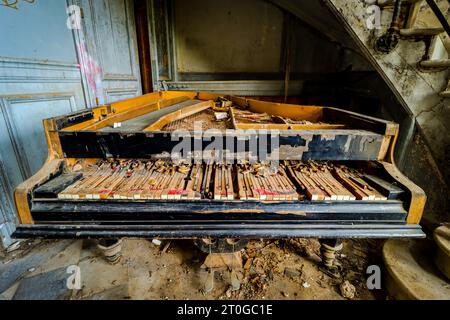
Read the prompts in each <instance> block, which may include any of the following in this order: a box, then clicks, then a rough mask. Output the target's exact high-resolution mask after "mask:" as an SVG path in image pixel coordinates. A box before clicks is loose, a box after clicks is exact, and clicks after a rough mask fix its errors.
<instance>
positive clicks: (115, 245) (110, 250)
mask: <svg viewBox="0 0 450 320" xmlns="http://www.w3.org/2000/svg"><path fill="white" fill-rule="evenodd" d="M97 247H98V248H99V249H100V250H101V251H102V252H103V255H104V257H105V259H106V261H108V262H109V263H110V264H117V263H118V262H119V261H120V259H121V258H122V239H100V240H99V241H98V244H97Z"/></svg>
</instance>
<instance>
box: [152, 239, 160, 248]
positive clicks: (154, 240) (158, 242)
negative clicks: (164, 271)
mask: <svg viewBox="0 0 450 320" xmlns="http://www.w3.org/2000/svg"><path fill="white" fill-rule="evenodd" d="M152 243H153V244H154V245H155V246H158V247H159V246H161V244H162V241H161V240H158V239H153V240H152Z"/></svg>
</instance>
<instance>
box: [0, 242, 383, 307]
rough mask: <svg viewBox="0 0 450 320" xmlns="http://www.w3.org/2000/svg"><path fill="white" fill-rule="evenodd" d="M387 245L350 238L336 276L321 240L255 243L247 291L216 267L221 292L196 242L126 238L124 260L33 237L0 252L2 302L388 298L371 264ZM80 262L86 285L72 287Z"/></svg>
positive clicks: (247, 266) (244, 277)
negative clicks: (371, 280)
mask: <svg viewBox="0 0 450 320" xmlns="http://www.w3.org/2000/svg"><path fill="white" fill-rule="evenodd" d="M381 245H382V242H380V241H372V240H370V241H369V240H352V241H345V242H344V249H343V251H342V252H341V253H340V254H339V255H338V258H339V261H340V262H341V263H342V265H343V268H342V272H341V278H339V279H336V278H332V277H330V276H328V275H326V274H325V273H323V272H322V271H321V270H320V269H319V262H320V252H319V248H320V246H319V242H318V241H317V240H313V239H296V240H288V241H252V242H250V243H249V244H248V246H247V248H246V249H245V250H242V252H241V254H242V259H243V269H242V270H241V271H239V272H238V277H239V278H240V279H241V283H242V284H241V288H240V290H237V291H232V289H231V286H230V274H229V272H227V271H224V272H216V274H215V281H214V283H215V286H214V290H213V291H212V292H211V293H208V294H205V293H204V292H203V288H204V284H205V282H206V278H207V274H208V272H207V271H206V270H205V269H204V268H202V264H203V262H204V259H205V256H206V255H205V254H204V253H202V252H201V251H200V250H198V249H197V248H196V247H195V245H194V244H193V243H192V242H191V241H172V242H170V243H167V242H163V243H162V244H161V245H160V246H156V245H154V244H153V243H152V242H151V241H148V240H131V239H125V240H124V241H123V245H122V247H123V248H122V254H123V256H122V259H121V260H120V261H119V263H117V264H116V265H110V264H108V263H107V262H106V261H105V259H104V258H103V256H102V252H101V251H100V250H99V249H98V248H97V245H96V242H94V241H90V240H84V241H82V240H78V241H71V240H62V241H39V240H38V241H28V242H21V243H20V246H17V247H15V248H14V249H15V250H13V251H11V252H3V253H0V299H6V300H8V299H179V300H198V299H214V300H216V299H258V300H262V299H285V300H289V299H326V300H330V299H332V300H335V299H338V300H339V299H346V298H351V299H358V300H359V299H386V296H385V292H384V291H383V290H374V291H370V290H368V289H367V288H366V277H367V275H366V269H367V266H369V265H373V264H376V265H379V266H381V265H382V262H381ZM74 266H75V267H76V269H77V270H79V287H80V289H79V290H77V289H76V288H75V289H73V288H68V286H67V283H68V279H69V277H70V276H71V275H72V273H71V272H73V270H74V269H73V268H74ZM71 268H72V269H71ZM71 279H72V280H73V278H71ZM72 283H77V282H76V281H75V282H73V281H72ZM344 283H345V285H344ZM343 291H344V292H343ZM353 293H354V297H352V294H353ZM344 296H346V298H345V297H344Z"/></svg>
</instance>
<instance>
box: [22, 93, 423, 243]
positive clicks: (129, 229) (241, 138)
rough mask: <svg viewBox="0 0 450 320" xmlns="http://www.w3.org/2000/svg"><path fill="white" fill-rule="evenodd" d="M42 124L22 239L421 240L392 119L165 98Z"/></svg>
mask: <svg viewBox="0 0 450 320" xmlns="http://www.w3.org/2000/svg"><path fill="white" fill-rule="evenodd" d="M44 127H45V131H46V137H47V141H48V146H49V147H48V148H49V150H48V153H49V156H48V160H47V161H46V163H45V164H44V166H43V168H42V169H41V170H40V171H39V172H38V173H36V175H34V176H33V177H31V178H30V179H29V180H28V181H26V182H24V183H23V184H22V185H20V186H19V187H18V188H17V190H16V193H15V199H16V206H17V210H18V214H19V219H20V225H19V226H18V228H17V231H16V235H15V236H16V237H22V238H26V237H46V238H83V237H91V238H95V237H97V238H120V237H148V238H150V237H153V238H162V239H163V238H169V239H173V238H194V239H201V238H222V239H223V238H237V239H246V238H247V239H248V238H291V237H317V238H330V239H337V238H357V237H362V238H389V237H422V236H423V232H422V230H421V228H420V226H419V221H420V219H421V216H422V212H423V208H424V205H425V201H426V197H425V195H424V193H423V191H422V190H421V189H420V188H419V187H417V186H416V185H414V184H413V183H412V182H411V181H409V180H408V179H407V178H406V177H405V176H404V175H402V173H400V172H399V170H398V169H397V168H396V166H395V164H394V162H393V152H394V146H395V142H396V139H397V135H398V125H396V124H395V123H392V122H387V121H383V120H380V119H376V118H372V117H367V116H363V115H360V114H356V113H352V112H348V111H343V110H339V109H335V108H327V107H314V106H297V105H288V104H279V103H272V102H264V101H259V100H253V99H246V98H239V97H227V98H222V97H221V96H220V95H217V94H208V93H195V92H159V93H153V94H149V95H144V96H141V97H137V98H133V99H129V100H125V101H120V102H116V103H112V104H110V105H105V106H99V107H97V108H94V109H91V110H85V111H83V112H78V113H75V114H70V115H67V116H62V117H58V118H53V119H48V120H45V121H44ZM180 141H182V143H181V146H182V148H179V146H180ZM189 147H193V150H194V152H185V151H186V150H184V149H189ZM178 149H179V151H180V150H181V149H183V150H181V151H180V152H179V153H177V152H175V151H174V150H178ZM263 149H264V150H263ZM198 151H200V152H198ZM218 154H219V155H220V156H219V157H218V156H217V155H218ZM174 155H177V156H176V157H174ZM217 159H219V160H217ZM223 159H225V160H226V161H223ZM213 160H216V161H213Z"/></svg>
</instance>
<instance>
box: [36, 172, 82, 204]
mask: <svg viewBox="0 0 450 320" xmlns="http://www.w3.org/2000/svg"><path fill="white" fill-rule="evenodd" d="M82 177H83V174H82V173H63V174H62V175H60V176H58V177H56V178H54V179H52V180H50V181H48V182H46V183H45V184H43V185H42V186H40V187H38V188H37V189H36V190H35V191H34V197H35V198H57V197H58V194H59V193H60V192H61V191H63V190H64V189H66V188H67V187H69V186H70V185H72V184H73V183H75V182H76V181H78V180H80V179H81V178H82Z"/></svg>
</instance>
